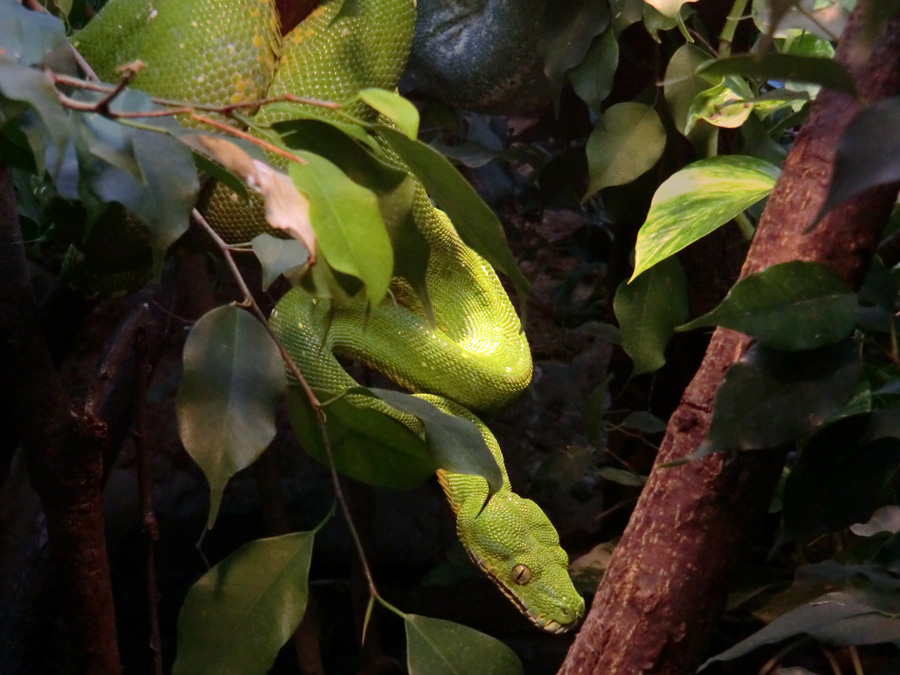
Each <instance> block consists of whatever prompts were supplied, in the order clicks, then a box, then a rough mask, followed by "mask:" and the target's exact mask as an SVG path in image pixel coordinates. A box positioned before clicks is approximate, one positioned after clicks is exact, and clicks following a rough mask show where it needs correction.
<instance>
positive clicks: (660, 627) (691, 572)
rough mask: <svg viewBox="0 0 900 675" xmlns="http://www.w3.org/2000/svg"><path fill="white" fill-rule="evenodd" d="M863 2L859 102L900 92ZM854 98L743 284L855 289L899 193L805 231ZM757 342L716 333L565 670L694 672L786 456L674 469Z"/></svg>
mask: <svg viewBox="0 0 900 675" xmlns="http://www.w3.org/2000/svg"><path fill="white" fill-rule="evenodd" d="M869 6H870V3H867V2H860V4H859V7H858V9H857V11H856V12H855V14H854V16H853V18H852V20H851V23H850V25H849V27H848V28H847V31H846V33H845V36H844V38H843V40H842V42H841V44H840V47H839V50H838V55H837V58H838V60H839V61H840V62H841V63H843V64H844V65H845V66H846V67H847V69H848V70H849V71H850V73H851V74H852V75H853V77H854V79H855V81H856V85H857V89H858V90H859V91H860V92H861V93H862V98H863V100H864V101H869V102H871V101H877V100H880V99H883V98H886V97H889V96H893V95H896V94H897V93H898V92H900V18H897V17H895V18H894V19H892V20H891V21H887V22H885V25H883V26H882V29H881V32H880V35H879V38H878V41H877V42H876V43H875V44H874V45H870V44H866V42H865V41H864V39H863V35H864V30H863V28H864V24H865V16H864V14H865V10H866V8H867V7H869ZM860 106H861V103H860V102H857V101H854V100H852V99H850V98H849V97H847V96H845V95H843V94H838V93H835V92H825V93H823V94H822V95H821V96H820V97H819V99H818V100H817V102H816V103H815V105H814V106H813V110H812V112H811V114H810V116H809V118H808V120H807V122H806V124H805V125H804V127H803V130H802V131H801V133H800V135H799V136H798V138H797V141H796V143H795V145H794V148H793V150H792V151H791V154H790V155H789V157H788V158H787V160H786V161H785V165H784V171H783V173H782V176H781V178H780V179H779V181H778V183H777V185H776V187H775V189H774V191H773V193H772V195H771V197H770V198H769V202H768V205H767V207H766V211H765V213H764V215H763V218H762V220H761V222H760V225H759V229H758V231H757V234H756V237H755V239H754V241H753V245H752V247H751V249H750V252H749V254H748V256H747V261H746V263H745V265H744V268H743V270H742V275H743V276H746V275H748V274H751V273H753V272H757V271H759V270H761V269H764V268H766V267H768V266H770V265H773V264H776V263H780V262H784V261H787V260H795V259H799V260H807V261H817V262H822V263H825V264H827V265H830V266H831V267H833V268H834V269H835V270H836V271H837V272H838V273H839V274H840V275H841V276H842V277H843V278H844V279H846V280H848V281H850V282H852V283H857V284H858V283H859V282H860V280H861V279H862V278H863V276H864V274H865V272H866V269H867V267H868V264H869V261H870V259H871V256H872V254H873V251H874V249H875V246H876V244H877V242H878V238H879V235H880V233H881V231H882V229H883V227H884V225H885V223H886V220H887V216H888V214H889V212H890V209H891V206H892V205H893V202H894V199H895V197H896V194H897V188H898V186H897V185H890V186H884V187H882V188H876V189H874V190H870V191H868V192H867V193H864V194H862V195H859V196H858V197H856V198H854V199H852V200H851V201H850V202H849V203H847V204H845V205H844V206H842V207H840V208H838V209H836V210H835V211H834V212H833V213H832V214H831V215H829V216H828V217H827V218H826V219H825V220H824V221H823V222H822V223H821V224H819V226H818V227H816V228H815V229H812V230H808V226H809V224H810V222H811V221H812V219H813V216H814V215H815V213H816V211H817V210H818V208H819V206H820V205H821V204H822V203H823V201H824V198H825V194H826V191H827V187H828V183H829V180H830V176H831V171H832V163H833V159H834V149H835V147H836V145H837V139H838V137H839V136H840V134H841V132H842V131H843V129H844V128H845V126H846V125H847V123H848V122H849V120H850V119H851V118H852V116H853V115H854V114H855V113H856V112H857V111H858V110H859V108H860ZM749 342H750V341H749V339H748V338H746V337H745V336H743V335H740V334H738V333H734V332H732V331H728V330H723V329H719V330H717V331H716V332H715V334H714V336H713V339H712V342H711V343H710V346H709V349H708V351H707V353H706V356H705V358H704V360H703V363H702V364H701V366H700V369H699V370H698V372H697V374H696V376H695V377H694V379H693V381H692V382H691V384H690V385H689V386H688V388H687V389H686V391H685V393H684V396H683V398H682V401H681V404H680V405H679V407H678V409H677V410H676V411H675V413H674V414H673V415H672V417H671V419H670V421H669V426H668V429H667V432H666V437H665V440H664V441H663V444H662V447H661V449H660V454H659V458H658V462H657V466H656V467H655V468H654V470H653V472H652V473H651V475H650V479H649V481H648V483H647V486H646V488H645V489H644V492H643V493H642V494H641V497H640V500H639V502H638V505H637V507H636V509H635V512H634V515H633V516H632V519H631V521H630V522H629V525H628V528H627V529H626V531H625V534H624V535H623V537H622V540H621V543H620V544H619V546H618V547H617V548H616V551H615V554H614V556H613V559H612V561H611V563H610V566H609V568H608V570H607V572H606V575H605V577H604V579H603V582H602V583H601V585H600V588H599V589H598V590H597V594H596V596H595V598H594V606H593V609H592V611H591V613H590V615H589V616H588V618H587V621H586V622H585V625H584V628H583V629H582V631H581V633H580V634H579V636H578V638H577V639H576V641H575V643H574V645H573V646H572V649H571V650H570V652H569V655H568V657H567V659H566V662H565V663H564V664H563V668H562V669H561V671H560V673H563V674H565V675H575V674H576V673H597V674H602V675H636V674H638V673H666V674H670V675H676V674H681V673H693V672H694V670H695V668H696V667H697V665H698V662H699V661H700V660H701V659H702V657H703V654H704V650H705V648H706V645H707V642H708V639H709V636H710V633H711V630H712V627H713V623H714V620H715V617H716V614H717V613H718V611H719V610H720V609H721V607H722V606H723V604H724V600H725V595H726V593H727V591H728V584H729V581H730V579H731V578H732V575H733V574H734V572H735V569H736V562H737V561H738V560H739V559H740V556H741V555H742V553H743V552H744V550H745V548H746V546H747V544H748V542H749V541H750V536H751V535H752V534H753V529H754V527H755V526H757V525H758V524H759V523H760V522H761V519H762V517H763V516H764V514H765V512H766V508H767V506H768V503H769V501H770V499H771V495H772V490H773V488H774V485H775V482H776V480H777V478H778V476H779V474H780V472H781V468H782V465H783V459H784V452H783V451H782V450H772V451H765V452H756V453H742V454H740V455H724V454H720V455H715V456H712V457H709V458H706V459H704V460H701V461H693V462H690V463H688V464H685V465H682V466H677V467H674V468H660V466H659V465H660V464H662V463H667V462H671V461H673V460H676V459H681V458H684V457H687V456H689V455H690V454H691V453H693V452H694V450H695V449H696V448H697V446H698V445H699V443H700V441H701V440H702V438H703V437H704V435H705V434H706V431H707V429H708V428H709V422H710V411H711V408H712V401H713V396H714V395H715V392H716V388H717V387H718V385H719V383H720V382H721V380H722V376H723V375H724V373H725V371H726V370H727V369H728V367H729V366H730V365H731V364H732V363H733V362H734V361H735V360H737V359H738V358H740V356H741V355H742V354H743V353H744V351H746V349H747V347H748V345H749Z"/></svg>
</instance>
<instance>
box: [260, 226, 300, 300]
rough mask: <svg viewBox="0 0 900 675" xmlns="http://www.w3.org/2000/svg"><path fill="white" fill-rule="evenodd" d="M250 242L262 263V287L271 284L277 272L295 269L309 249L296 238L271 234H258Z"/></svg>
mask: <svg viewBox="0 0 900 675" xmlns="http://www.w3.org/2000/svg"><path fill="white" fill-rule="evenodd" d="M250 243H251V245H252V246H253V252H254V253H255V254H256V257H257V258H258V259H259V262H260V265H262V273H263V278H262V287H263V289H267V288H268V287H269V286H271V285H272V283H273V282H274V281H275V279H277V278H278V275H279V274H286V273H287V272H288V271H289V270H296V269H297V268H298V267H302V266H303V265H305V264H306V261H307V260H308V259H309V251H307V250H306V247H305V246H304V245H303V244H302V243H301V242H299V241H297V240H296V239H278V238H276V237H273V236H272V235H271V234H260V235H257V236H256V237H254V238H253V241H252V242H250Z"/></svg>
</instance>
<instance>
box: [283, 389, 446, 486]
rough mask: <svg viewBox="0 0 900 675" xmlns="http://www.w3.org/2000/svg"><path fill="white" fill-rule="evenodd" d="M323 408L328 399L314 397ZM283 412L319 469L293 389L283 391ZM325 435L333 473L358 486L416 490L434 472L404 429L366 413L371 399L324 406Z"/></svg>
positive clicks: (321, 456)
mask: <svg viewBox="0 0 900 675" xmlns="http://www.w3.org/2000/svg"><path fill="white" fill-rule="evenodd" d="M316 395H317V396H318V397H319V400H320V401H322V402H328V401H329V399H330V398H332V399H333V398H334V394H333V393H328V392H316ZM287 402H288V412H289V414H290V418H291V425H292V426H293V428H294V433H295V434H296V435H297V438H298V439H299V440H300V442H301V443H302V444H303V447H304V449H305V450H306V451H307V452H308V453H309V454H310V455H312V456H313V457H315V458H316V459H317V460H318V461H320V462H321V463H322V464H324V465H325V466H328V454H327V451H326V449H325V445H324V440H323V438H322V435H321V432H320V431H319V428H318V425H317V423H316V418H315V413H314V412H313V409H312V407H311V406H310V404H309V399H307V397H306V394H305V393H304V392H303V391H302V390H301V389H300V388H299V387H288V396H287ZM325 431H326V433H327V434H328V438H329V440H330V441H331V449H332V452H333V454H334V463H335V466H336V467H337V470H338V471H339V472H340V473H342V474H344V475H346V476H350V477H351V478H354V479H356V480H358V481H362V482H363V483H370V484H372V485H383V486H385V487H392V488H396V489H406V488H410V487H412V486H414V485H418V484H419V483H421V482H422V481H424V480H425V479H427V478H428V477H429V476H431V474H433V473H434V472H435V469H437V467H436V466H435V464H434V462H433V461H432V459H431V457H430V456H429V454H428V450H427V447H426V445H425V441H423V440H422V439H421V438H419V436H417V435H416V434H415V433H413V432H412V431H411V430H410V429H409V428H408V427H407V426H406V425H404V424H402V423H401V422H399V421H397V420H396V419H394V418H393V417H390V416H389V415H387V414H385V413H384V412H381V411H379V410H375V409H373V408H372V407H371V398H369V397H365V396H359V395H347V396H342V397H340V398H337V399H334V400H332V401H331V402H329V403H328V404H327V405H326V406H325Z"/></svg>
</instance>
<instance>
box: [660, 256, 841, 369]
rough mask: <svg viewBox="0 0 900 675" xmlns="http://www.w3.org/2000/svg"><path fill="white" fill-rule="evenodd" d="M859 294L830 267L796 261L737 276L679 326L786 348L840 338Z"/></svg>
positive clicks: (808, 346) (814, 345) (809, 346)
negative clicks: (713, 303)
mask: <svg viewBox="0 0 900 675" xmlns="http://www.w3.org/2000/svg"><path fill="white" fill-rule="evenodd" d="M856 314H857V301H856V294H855V293H854V292H853V289H851V288H850V287H849V286H847V284H845V283H844V282H843V281H842V280H841V278H840V277H838V275H837V274H836V273H835V272H834V270H832V269H831V268H830V267H826V266H825V265H820V264H818V263H811V262H801V261H799V260H795V261H792V262H787V263H782V264H780V265H773V266H771V267H769V268H767V269H765V270H763V271H762V272H758V273H756V274H752V275H750V276H748V277H746V278H745V279H741V280H740V281H738V282H737V283H736V284H735V285H734V287H733V288H732V289H731V291H729V293H728V295H727V296H726V297H725V299H724V300H723V301H722V303H721V304H720V305H719V306H718V307H716V308H715V309H714V310H712V311H711V312H709V313H708V314H704V315H703V316H701V317H698V318H696V319H694V320H693V321H691V322H690V323H686V324H684V325H683V326H679V327H678V328H676V330H678V331H685V330H691V329H694V328H698V327H700V326H724V327H725V328H730V329H732V330H736V331H740V332H741V333H745V334H746V335H749V336H750V337H752V338H754V339H756V340H759V341H760V342H761V343H763V344H764V345H766V346H767V347H774V348H775V349H782V350H785V351H802V350H806V349H817V348H819V347H824V346H825V345H829V344H833V343H835V342H839V341H841V340H843V339H844V338H846V337H847V336H848V335H850V333H851V332H852V331H853V326H854V324H855V323H856Z"/></svg>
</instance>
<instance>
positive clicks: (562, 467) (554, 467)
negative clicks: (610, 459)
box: [531, 445, 594, 494]
mask: <svg viewBox="0 0 900 675" xmlns="http://www.w3.org/2000/svg"><path fill="white" fill-rule="evenodd" d="M593 461H594V451H593V449H592V448H589V447H586V446H583V445H569V446H566V447H565V448H563V449H561V450H557V451H556V452H554V453H553V454H552V455H550V456H549V457H548V458H547V459H546V460H544V461H543V462H541V464H540V466H538V468H537V471H536V472H535V474H534V481H533V482H532V484H531V489H532V490H533V491H535V492H543V493H545V494H555V493H559V492H560V491H563V490H568V489H569V488H570V487H572V486H573V485H575V484H576V483H577V482H578V481H580V480H581V479H582V477H584V473H585V471H587V470H588V468H589V467H590V466H591V464H592V463H593Z"/></svg>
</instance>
